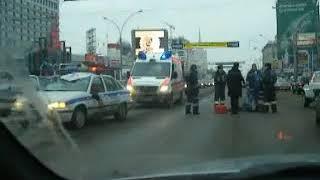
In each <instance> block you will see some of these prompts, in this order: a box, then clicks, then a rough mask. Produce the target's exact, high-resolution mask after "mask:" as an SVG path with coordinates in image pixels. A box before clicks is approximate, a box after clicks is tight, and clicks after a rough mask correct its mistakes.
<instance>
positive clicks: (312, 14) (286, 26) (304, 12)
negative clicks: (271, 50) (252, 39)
mask: <svg viewBox="0 0 320 180" xmlns="http://www.w3.org/2000/svg"><path fill="white" fill-rule="evenodd" d="M276 10H277V40H278V48H279V51H278V52H279V55H281V56H283V55H284V53H285V50H286V49H287V48H288V46H290V45H291V44H290V39H292V37H293V35H294V34H295V33H297V32H299V33H306V32H315V31H316V19H317V17H318V15H319V9H318V8H317V0H308V1H306V0H278V1H277V6H276Z"/></svg>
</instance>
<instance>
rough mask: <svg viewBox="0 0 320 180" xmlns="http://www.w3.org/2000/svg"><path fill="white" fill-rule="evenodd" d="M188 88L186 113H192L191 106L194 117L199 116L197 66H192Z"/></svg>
mask: <svg viewBox="0 0 320 180" xmlns="http://www.w3.org/2000/svg"><path fill="white" fill-rule="evenodd" d="M186 83H187V88H186V90H185V93H186V95H187V104H186V107H185V113H186V114H190V113H191V106H192V110H193V114H194V115H199V114H200V113H199V98H198V96H199V85H198V72H197V66H196V65H194V64H193V65H191V67H190V73H189V75H188V76H187V77H186Z"/></svg>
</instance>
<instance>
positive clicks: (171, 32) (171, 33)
mask: <svg viewBox="0 0 320 180" xmlns="http://www.w3.org/2000/svg"><path fill="white" fill-rule="evenodd" d="M163 23H164V24H165V25H167V26H168V27H169V31H170V38H169V49H170V50H171V49H172V41H173V31H174V30H176V27H175V26H174V25H172V24H170V23H168V22H166V21H163Z"/></svg>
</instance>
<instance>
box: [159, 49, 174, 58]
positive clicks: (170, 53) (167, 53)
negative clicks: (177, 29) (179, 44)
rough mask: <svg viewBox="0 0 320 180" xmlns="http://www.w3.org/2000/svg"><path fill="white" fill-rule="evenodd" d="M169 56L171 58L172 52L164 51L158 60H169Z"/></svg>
mask: <svg viewBox="0 0 320 180" xmlns="http://www.w3.org/2000/svg"><path fill="white" fill-rule="evenodd" d="M171 56H172V51H166V52H164V53H163V54H162V55H161V57H160V60H167V59H169V58H171Z"/></svg>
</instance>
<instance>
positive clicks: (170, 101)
mask: <svg viewBox="0 0 320 180" xmlns="http://www.w3.org/2000/svg"><path fill="white" fill-rule="evenodd" d="M173 101H174V100H173V94H171V95H170V96H169V98H168V100H167V103H166V105H167V108H168V109H171V108H172V106H173V103H174V102H173Z"/></svg>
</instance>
